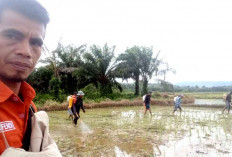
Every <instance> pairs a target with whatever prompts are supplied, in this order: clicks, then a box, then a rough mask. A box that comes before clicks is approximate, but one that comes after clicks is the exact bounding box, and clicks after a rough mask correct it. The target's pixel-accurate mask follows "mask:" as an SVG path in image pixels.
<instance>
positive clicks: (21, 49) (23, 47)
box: [16, 40, 31, 58]
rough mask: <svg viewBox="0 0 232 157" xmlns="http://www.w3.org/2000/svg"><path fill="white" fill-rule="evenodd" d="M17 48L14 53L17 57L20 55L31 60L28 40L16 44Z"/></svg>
mask: <svg viewBox="0 0 232 157" xmlns="http://www.w3.org/2000/svg"><path fill="white" fill-rule="evenodd" d="M18 44H19V45H18V48H17V51H16V53H17V54H18V55H22V56H24V57H27V58H31V47H30V42H29V40H23V41H21V42H20V43H18Z"/></svg>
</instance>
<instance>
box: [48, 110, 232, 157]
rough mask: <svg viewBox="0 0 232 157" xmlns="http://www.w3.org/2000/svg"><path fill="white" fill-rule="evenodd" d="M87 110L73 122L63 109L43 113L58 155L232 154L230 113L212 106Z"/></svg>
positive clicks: (192, 156)
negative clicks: (178, 108)
mask: <svg viewBox="0 0 232 157" xmlns="http://www.w3.org/2000/svg"><path fill="white" fill-rule="evenodd" d="M151 107H152V108H151V109H152V116H150V114H149V112H148V113H147V115H144V113H143V108H142V107H138V106H137V107H118V108H100V109H89V110H87V111H86V113H85V114H84V113H83V112H81V119H80V120H78V124H77V126H74V125H73V124H72V122H71V120H70V119H68V113H67V111H55V112H48V114H49V117H50V132H51V135H52V137H53V138H54V140H55V141H56V143H57V144H58V147H59V149H60V150H61V152H62V155H63V156H64V157H65V156H69V157H72V156H74V157H75V156H80V157H82V156H83V157H86V156H88V157H89V156H90V157H91V156H94V157H98V156H99V157H109V156H110V157H134V156H135V157H137V156H149V157H150V156H151V157H152V156H158V157H172V156H173V157H182V156H183V157H186V156H189V157H196V156H210V157H213V156H225V157H226V156H232V142H231V141H232V115H231V114H226V113H225V114H222V113H221V110H219V109H214V108H196V107H192V108H191V107H188V108H187V107H185V108H183V112H182V114H180V112H179V111H178V112H176V113H175V115H173V114H172V110H173V108H172V107H170V106H151Z"/></svg>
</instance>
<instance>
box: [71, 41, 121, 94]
mask: <svg viewBox="0 0 232 157" xmlns="http://www.w3.org/2000/svg"><path fill="white" fill-rule="evenodd" d="M114 49H115V47H112V48H109V47H108V46H107V44H105V46H104V47H103V48H102V49H101V48H99V47H97V46H96V45H93V46H92V47H91V48H90V52H86V53H84V55H83V59H84V64H83V65H82V66H80V67H79V68H78V70H77V71H76V72H75V74H74V75H75V76H76V77H77V80H78V89H81V88H84V87H85V86H87V85H89V84H93V85H95V87H96V88H98V89H99V90H100V95H101V96H106V95H107V94H111V93H112V92H113V91H112V88H113V87H114V86H115V87H117V88H118V89H119V90H120V91H122V88H121V85H120V84H119V83H118V82H117V81H116V75H115V73H116V72H115V64H114V62H113V59H114Z"/></svg>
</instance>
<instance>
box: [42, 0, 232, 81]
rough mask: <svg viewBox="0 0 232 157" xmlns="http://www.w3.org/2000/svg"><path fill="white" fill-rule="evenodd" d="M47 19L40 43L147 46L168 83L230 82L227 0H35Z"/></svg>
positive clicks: (231, 3)
mask: <svg viewBox="0 0 232 157" xmlns="http://www.w3.org/2000/svg"><path fill="white" fill-rule="evenodd" d="M39 1H40V2H41V3H42V4H43V5H44V6H45V7H46V8H47V10H48V12H49V14H50V18H51V22H50V24H49V25H48V28H47V35H46V39H45V44H46V45H47V47H48V48H49V50H50V51H52V50H54V49H55V48H56V46H57V43H58V41H60V40H61V41H62V43H63V44H74V45H77V46H80V45H82V44H88V45H92V44H96V45H99V46H101V47H102V46H103V45H104V44H105V43H108V45H109V46H113V45H115V46H116V49H115V54H116V55H118V54H119V53H122V52H124V51H125V50H126V48H127V47H132V46H134V45H137V46H147V47H151V46H152V47H153V51H154V53H155V54H156V53H157V52H158V51H159V50H160V51H161V53H160V57H161V58H163V60H164V61H166V62H168V63H169V65H170V66H171V67H172V68H174V69H175V70H176V74H175V75H173V74H170V75H168V76H167V80H168V81H170V82H172V83H177V82H184V81H232V72H231V70H230V69H231V68H232V0H56V1H53V0H39Z"/></svg>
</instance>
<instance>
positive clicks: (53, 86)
mask: <svg viewBox="0 0 232 157" xmlns="http://www.w3.org/2000/svg"><path fill="white" fill-rule="evenodd" d="M60 84H61V81H60V79H59V78H56V77H52V79H51V80H50V81H49V87H50V94H51V95H52V96H53V97H54V98H55V100H57V101H60V100H61V99H60V94H61V90H60Z"/></svg>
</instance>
